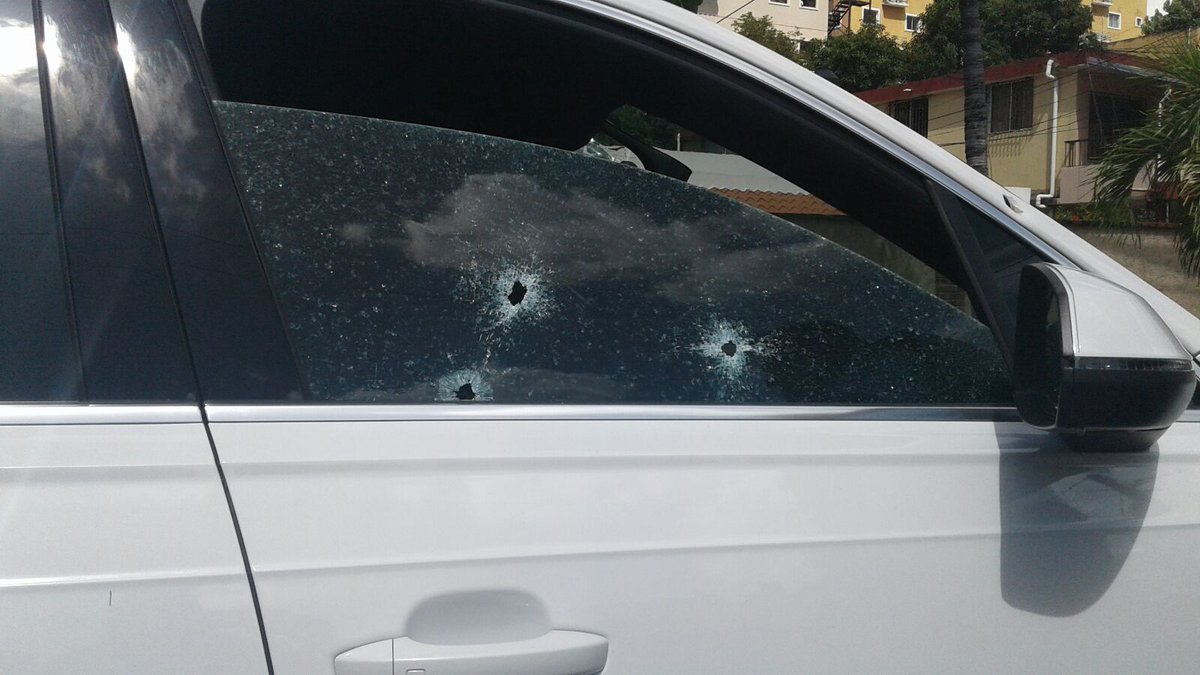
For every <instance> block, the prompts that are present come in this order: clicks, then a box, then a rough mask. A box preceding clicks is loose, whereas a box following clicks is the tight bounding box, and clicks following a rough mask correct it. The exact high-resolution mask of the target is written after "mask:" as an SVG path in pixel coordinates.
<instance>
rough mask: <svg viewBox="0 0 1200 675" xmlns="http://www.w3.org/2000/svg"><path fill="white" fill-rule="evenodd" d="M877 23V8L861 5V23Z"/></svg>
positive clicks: (866, 24) (867, 24)
mask: <svg viewBox="0 0 1200 675" xmlns="http://www.w3.org/2000/svg"><path fill="white" fill-rule="evenodd" d="M877 23H879V10H877V9H871V8H870V7H863V13H862V25H864V26H870V25H872V24H877Z"/></svg>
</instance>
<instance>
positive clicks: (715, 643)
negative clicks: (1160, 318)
mask: <svg viewBox="0 0 1200 675" xmlns="http://www.w3.org/2000/svg"><path fill="white" fill-rule="evenodd" d="M515 410H517V409H514V408H506V409H504V410H502V411H500V412H498V413H492V414H489V413H488V412H487V411H486V410H485V409H480V408H469V407H464V406H454V407H448V408H436V407H417V408H413V407H396V406H392V407H387V406H362V407H351V406H323V407H322V406H300V407H292V408H286V407H254V406H212V407H211V408H210V411H209V414H210V419H211V420H212V425H211V428H212V432H213V435H214V438H215V440H216V443H217V446H218V448H219V450H220V453H221V457H222V461H223V462H224V468H225V472H226V476H227V478H228V480H229V484H230V489H231V491H232V494H233V498H234V501H235V504H236V506H237V511H238V514H239V518H240V522H241V525H242V528H243V531H244V533H245V536H246V543H247V550H248V554H249V558H250V562H251V565H252V569H253V573H254V576H255V580H256V584H257V588H258V591H259V594H260V600H261V602H262V607H263V613H264V621H265V624H266V627H267V632H268V637H269V642H270V645H271V651H272V656H273V659H274V663H275V667H276V670H277V671H278V672H286V673H331V672H333V659H334V657H335V655H337V654H338V653H341V652H343V651H345V650H348V649H351V648H354V647H357V646H359V645H364V644H367V643H370V642H374V641H377V640H382V639H387V638H391V637H400V636H405V635H408V634H410V633H412V632H413V631H416V630H420V631H424V632H425V633H426V634H428V633H429V632H430V629H429V628H428V627H429V626H430V625H433V626H434V627H435V628H434V629H433V632H434V633H437V631H439V630H440V631H442V632H441V633H440V634H439V635H438V636H435V637H438V638H439V639H442V640H444V641H446V642H451V643H453V642H461V641H468V640H469V639H470V636H469V635H466V633H470V632H471V631H472V630H474V631H476V632H477V633H478V634H479V635H483V636H485V637H486V641H491V642H498V641H503V640H505V639H524V638H528V637H529V636H530V635H536V634H538V633H539V632H544V631H549V630H556V629H557V630H579V631H585V632H590V633H596V634H599V635H603V636H605V637H606V638H607V639H608V642H609V656H608V666H607V668H606V670H605V672H606V673H667V672H679V673H683V672H689V673H725V672H755V673H768V672H813V671H834V670H836V671H852V672H853V671H859V672H884V671H886V672H915V671H922V672H925V671H930V670H933V671H943V672H961V671H964V670H968V669H970V670H977V669H979V668H981V667H982V668H984V669H988V670H997V671H1007V672H1021V671H1042V672H1052V671H1062V670H1064V669H1070V670H1102V671H1110V672H1111V671H1131V670H1135V669H1136V670H1146V669H1159V670H1163V669H1166V670H1170V669H1178V668H1180V667H1182V665H1183V664H1185V663H1194V662H1195V661H1196V660H1197V659H1198V658H1200V643H1197V642H1196V641H1195V640H1194V626H1195V625H1196V622H1197V620H1200V596H1198V595H1197V594H1196V592H1195V591H1194V588H1193V587H1194V584H1192V583H1191V581H1192V580H1193V579H1194V570H1195V569H1196V568H1197V565H1198V564H1200V536H1198V530H1197V524H1198V523H1200V503H1198V502H1197V501H1196V500H1195V499H1194V486H1195V485H1197V484H1198V482H1200V424H1196V423H1179V424H1176V426H1175V427H1174V428H1173V429H1172V430H1171V431H1170V432H1169V433H1168V434H1167V435H1166V436H1165V437H1164V438H1163V439H1162V440H1161V441H1160V443H1159V445H1158V449H1157V450H1156V451H1154V452H1151V453H1146V454H1142V455H1098V454H1087V453H1082V454H1079V453H1070V452H1067V451H1065V450H1062V449H1060V448H1058V444H1057V443H1056V442H1055V441H1054V439H1053V438H1052V437H1050V436H1049V435H1046V434H1043V433H1040V432H1035V431H1033V430H1031V429H1030V428H1028V427H1026V426H1024V425H1023V424H1021V423H1018V422H992V421H982V420H976V421H972V420H969V419H967V420H962V419H960V420H959V421H932V420H930V421H882V420H877V421H872V420H870V419H856V418H859V417H863V415H862V414H861V413H862V412H863V411H862V410H859V411H857V412H856V411H853V410H836V409H826V410H825V411H821V410H820V409H812V408H809V409H804V408H794V409H787V408H775V409H742V411H741V412H738V411H736V410H728V409H726V410H724V411H722V410H720V409H718V408H709V409H708V410H709V417H710V418H709V419H703V417H704V412H703V410H704V409H692V410H690V413H691V416H692V417H694V418H693V419H677V420H670V419H662V418H666V417H670V416H671V415H672V414H673V413H672V409H671V408H662V407H659V408H643V409H642V415H641V416H642V419H636V417H638V415H637V414H633V413H630V411H629V410H623V411H620V410H618V411H617V412H616V413H614V412H613V409H609V412H608V413H605V412H604V411H603V409H601V410H600V411H597V410H595V409H588V408H576V409H574V412H572V409H569V408H559V409H552V408H537V407H532V408H525V409H524V412H523V413H522V412H514V411H515ZM509 412H511V413H513V418H512V419H498V418H499V417H503V416H504V415H505V414H506V413H509ZM621 412H624V413H625V414H624V415H622V414H619V413H621ZM789 412H790V413H791V416H792V417H793V419H787V417H788V416H789V414H788V413H789ZM605 414H608V415H609V416H611V417H615V418H614V419H596V418H597V417H600V416H603V415H605ZM739 414H740V415H744V416H754V415H756V414H761V415H762V416H763V419H734V418H733V417H734V416H735V415H739ZM572 416H574V417H576V419H570V418H571V417H572ZM622 416H624V417H625V418H624V419H621V417H622ZM806 416H811V417H815V418H818V419H803V418H804V417H806ZM539 417H542V419H538V418H539ZM588 417H591V419H588ZM653 417H658V418H660V419H648V418H653ZM868 417H869V415H868ZM820 418H824V419H820ZM271 420H276V421H271ZM305 420H307V421H305ZM389 420H396V421H389ZM514 594H515V596H516V597H518V598H524V601H523V602H524V605H530V606H531V607H527V609H528V611H527V612H526V611H525V610H522V609H520V607H518V608H517V609H516V610H513V609H512V607H508V609H505V607H500V606H497V605H496V604H495V603H499V604H501V605H503V604H504V603H505V602H507V601H505V600H502V598H505V597H508V598H510V599H511V597H513V596H514ZM445 598H460V599H461V601H460V602H459V605H462V604H463V603H465V604H466V605H467V609H466V614H465V615H464V614H462V613H461V612H462V607H460V608H459V612H460V614H459V616H457V617H453V616H451V614H452V613H446V614H444V615H439V614H437V612H436V611H433V610H429V609H428V608H429V607H431V606H432V607H436V606H439V599H445ZM496 598H501V600H497V599H496ZM471 603H475V605H472V604H471ZM442 604H443V605H446V606H451V605H453V604H454V603H453V602H445V603H442ZM512 604H513V603H511V602H509V605H512ZM516 605H517V606H524V605H522V601H518V602H516ZM1149 608H1154V613H1153V614H1151V613H1150V612H1149V611H1148V609H1149ZM431 611H432V612H433V613H432V614H431V613H430V612H431ZM447 611H448V610H447ZM472 612H475V614H477V615H479V616H489V615H490V617H491V618H490V619H485V620H484V621H485V622H486V621H491V623H490V624H489V625H487V626H484V627H479V626H476V627H474V628H471V627H464V626H460V625H458V624H460V623H462V622H463V618H462V617H463V616H471V615H472V614H471V613H472ZM1155 617H1157V618H1155ZM442 619H444V620H442ZM440 620H441V623H439V621H440ZM480 639H484V638H480Z"/></svg>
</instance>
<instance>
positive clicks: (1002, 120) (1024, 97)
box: [988, 79, 1033, 134]
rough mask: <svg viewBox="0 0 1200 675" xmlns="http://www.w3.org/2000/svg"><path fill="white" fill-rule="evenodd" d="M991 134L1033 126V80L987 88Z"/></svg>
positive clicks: (1003, 83)
mask: <svg viewBox="0 0 1200 675" xmlns="http://www.w3.org/2000/svg"><path fill="white" fill-rule="evenodd" d="M988 99H989V101H990V108H991V121H990V123H989V125H988V130H989V131H991V132H992V133H994V134H995V133H1000V132H1004V131H1016V130H1018V129H1029V128H1030V127H1032V126H1033V80H1032V79H1028V80H1017V81H1016V82H1001V83H1000V84H993V85H991V86H989V87H988Z"/></svg>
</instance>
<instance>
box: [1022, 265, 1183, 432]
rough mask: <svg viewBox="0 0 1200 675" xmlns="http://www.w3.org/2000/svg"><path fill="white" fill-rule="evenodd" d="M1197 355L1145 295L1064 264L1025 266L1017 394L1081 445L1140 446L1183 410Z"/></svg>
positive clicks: (1038, 423)
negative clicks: (1173, 332)
mask: <svg viewBox="0 0 1200 675" xmlns="http://www.w3.org/2000/svg"><path fill="white" fill-rule="evenodd" d="M1195 388H1196V373H1195V370H1194V365H1193V361H1192V357H1191V355H1190V354H1189V353H1188V352H1187V350H1185V349H1184V348H1183V346H1182V345H1180V344H1179V341H1178V340H1177V339H1176V338H1175V336H1174V334H1172V333H1171V330H1170V329H1169V328H1167V325H1166V324H1165V323H1163V320H1162V319H1161V318H1159V316H1158V314H1157V313H1155V311H1154V310H1153V309H1152V308H1151V307H1150V305H1149V303H1147V302H1146V301H1145V299H1143V298H1142V297H1140V296H1138V295H1136V294H1134V293H1132V292H1130V291H1128V290H1126V289H1125V288H1122V287H1121V286H1118V285H1116V284H1114V283H1112V282H1110V281H1107V280H1105V279H1101V278H1100V277H1097V276H1094V275H1092V274H1088V273H1087V272H1081V271H1079V270H1073V269H1070V268H1067V267H1062V266H1060V265H1052V264H1048V263H1036V264H1033V265H1027V266H1026V267H1025V268H1024V269H1023V270H1021V287H1020V295H1019V297H1018V300H1017V334H1016V343H1015V345H1014V350H1013V390H1014V391H1013V396H1014V398H1015V399H1016V404H1017V410H1018V411H1020V413H1021V418H1022V419H1024V420H1025V421H1026V422H1028V423H1029V424H1031V425H1033V426H1035V427H1038V428H1039V429H1046V430H1048V431H1054V432H1057V433H1060V434H1062V435H1063V436H1064V438H1065V439H1066V440H1067V441H1068V442H1070V443H1071V445H1072V446H1073V447H1075V448H1076V449H1078V450H1099V451H1118V452H1128V451H1139V450H1145V449H1147V448H1149V447H1150V445H1151V444H1153V443H1154V441H1156V440H1157V439H1158V437H1159V436H1162V434H1163V432H1165V431H1166V430H1167V427H1169V426H1171V424H1172V423H1174V422H1175V420H1176V419H1178V418H1179V415H1180V414H1181V413H1183V411H1184V409H1185V408H1186V407H1187V405H1188V401H1189V400H1191V397H1192V392H1193V391H1194V390H1195Z"/></svg>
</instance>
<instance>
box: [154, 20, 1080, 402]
mask: <svg viewBox="0 0 1200 675" xmlns="http://www.w3.org/2000/svg"><path fill="white" fill-rule="evenodd" d="M177 1H178V2H179V3H181V4H180V5H179V6H180V7H182V8H183V9H186V5H183V4H182V3H183V1H184V0H177ZM480 1H481V2H482V3H484V4H489V5H497V4H502V5H503V6H504V7H505V8H506V9H508V10H510V11H513V12H519V13H525V14H533V15H536V16H538V17H539V18H541V19H543V20H546V19H549V20H551V21H557V22H566V23H570V24H572V25H574V26H578V27H580V28H583V29H591V30H601V31H602V32H604V33H605V34H607V35H610V36H622V37H623V39H625V40H629V41H633V42H637V43H642V44H644V43H646V42H648V39H647V38H648V37H650V36H651V35H653V36H654V37H655V38H657V42H658V43H659V45H658V47H659V51H660V53H663V54H664V55H667V56H670V57H672V58H674V59H676V60H681V61H683V62H684V63H686V64H688V65H690V66H691V67H695V66H696V61H698V60H700V59H702V60H703V61H705V62H707V65H708V67H707V68H706V69H705V72H706V73H708V74H709V75H712V76H713V77H719V78H721V79H722V80H724V81H725V82H726V83H728V84H729V85H730V86H735V87H738V88H739V89H741V90H743V91H752V92H753V96H754V98H755V99H756V100H760V101H762V102H763V103H764V105H773V106H776V107H778V106H781V105H782V106H785V107H786V108H787V109H788V110H789V111H791V112H792V114H799V113H798V111H797V110H796V106H801V107H803V108H805V109H806V110H807V112H809V113H810V114H812V115H814V116H817V117H820V118H824V119H827V120H828V121H829V122H830V123H831V128H832V129H836V130H837V131H838V132H840V133H844V134H849V135H850V136H852V137H853V138H855V139H859V140H861V141H862V147H863V148H864V149H866V150H867V151H868V152H870V153H871V154H872V155H878V156H880V157H884V158H887V160H888V161H889V162H894V161H897V160H898V161H899V163H900V165H902V166H904V167H905V170H906V171H907V172H910V176H911V179H915V180H918V181H922V184H925V183H928V184H933V185H937V186H939V187H940V188H942V189H944V190H946V191H947V194H952V195H957V196H959V197H960V198H962V199H964V200H966V201H967V202H968V203H971V204H973V205H975V206H976V207H978V208H979V209H980V210H981V211H982V212H983V213H984V214H985V215H986V216H987V217H988V218H990V219H992V220H993V221H995V222H996V223H997V224H998V225H999V226H1000V228H1001V229H1002V230H1004V231H1005V232H1007V233H1009V234H1010V235H1012V236H1014V237H1015V238H1016V239H1018V240H1019V241H1020V242H1021V243H1023V244H1025V245H1027V246H1029V247H1030V248H1032V249H1033V250H1034V251H1035V252H1037V253H1038V254H1039V255H1040V256H1041V257H1042V258H1043V259H1046V260H1049V261H1051V262H1057V263H1060V264H1065V265H1067V266H1070V267H1075V265H1074V264H1073V263H1071V262H1070V261H1069V260H1067V259H1066V258H1065V257H1063V256H1062V255H1061V254H1060V253H1058V252H1057V251H1056V250H1054V249H1053V248H1052V247H1050V246H1049V245H1048V244H1046V243H1045V242H1044V241H1042V240H1040V239H1039V238H1037V237H1035V236H1034V235H1032V233H1030V232H1028V231H1027V230H1025V229H1024V227H1023V226H1021V225H1019V224H1017V223H1014V222H1013V221H1012V220H1011V219H1009V218H1008V217H1007V216H1006V215H1004V214H1003V213H1002V212H1000V211H999V209H998V208H997V207H995V206H994V205H992V204H990V203H989V202H987V201H986V200H984V199H983V198H981V197H980V196H979V195H976V194H975V193H973V192H970V191H969V190H967V189H966V188H964V187H963V186H961V185H960V184H958V183H957V182H956V181H953V180H951V179H950V178H949V177H948V176H946V175H945V174H943V173H942V172H941V171H940V170H938V169H936V168H935V167H933V166H931V165H929V164H928V163H926V162H924V161H923V160H921V159H919V158H918V157H916V156H914V155H912V154H911V153H910V152H908V151H906V150H905V149H903V148H901V147H899V146H897V145H895V144H894V143H893V142H891V141H890V140H888V139H886V138H884V137H882V136H880V135H879V134H877V133H875V132H874V131H872V130H870V129H869V128H867V127H865V126H863V125H862V124H861V123H858V122H856V121H854V120H852V119H849V118H846V117H845V116H844V115H840V114H838V113H837V112H836V111H835V110H834V109H832V108H830V107H829V106H828V105H827V104H824V103H823V102H821V101H819V100H817V99H815V98H813V97H812V96H811V95H810V94H807V93H806V92H804V91H803V90H800V89H798V88H796V87H795V86H793V85H790V84H788V83H786V82H781V81H778V80H777V79H776V78H774V77H772V76H770V75H768V74H766V73H763V72H762V71H759V70H757V69H756V68H754V67H753V66H750V65H749V64H746V63H745V62H740V61H737V60H733V57H730V56H729V55H726V54H723V53H717V54H713V53H712V52H711V51H704V50H703V49H701V48H698V47H700V43H699V42H698V41H696V40H694V39H692V38H687V37H685V36H682V35H680V34H678V33H674V32H673V31H670V30H669V29H667V28H665V27H662V26H658V25H657V24H653V25H647V24H645V23H644V22H640V21H637V20H636V19H635V18H633V17H630V16H629V15H626V14H624V13H623V12H621V11H620V10H616V9H612V8H602V9H601V10H597V9H596V8H592V7H581V6H580V3H576V2H574V1H573V0H562V1H553V0H551V1H545V0H515V1H513V2H503V3H499V2H497V0H480ZM177 13H178V14H179V18H180V21H181V22H183V23H184V24H186V25H187V27H186V31H187V34H188V40H187V44H188V47H189V49H190V50H191V52H192V54H191V56H192V63H193V64H194V67H195V69H196V71H197V72H194V73H193V77H194V78H197V79H199V80H200V82H201V86H202V88H203V89H204V90H205V91H206V92H212V91H215V85H214V84H213V80H212V79H211V74H210V72H209V71H208V64H207V60H206V58H205V57H204V55H203V48H202V46H201V44H200V39H199V37H198V35H197V34H196V33H195V27H194V25H193V22H192V16H191V14H190V12H185V11H183V10H182V9H181V10H180V11H178V12H177ZM648 28H649V29H652V30H650V31H649V32H647V30H646V29H648ZM639 29H640V30H639ZM681 55H682V56H681ZM714 56H718V57H721V58H713V57H714ZM209 107H210V110H209V116H210V117H209V118H210V119H211V114H212V112H211V100H210V106H209ZM226 158H227V161H228V156H227V155H226ZM260 263H261V261H260ZM263 282H264V283H265V282H266V280H265V279H263ZM993 330H996V328H993ZM999 344H1000V345H1001V347H1002V349H1004V350H1007V349H1008V346H1007V341H1001V342H1000V343H999ZM1006 353H1007V352H1006ZM290 356H291V358H292V359H293V363H294V359H295V357H294V354H293V355H290ZM252 400H256V398H255V397H244V398H222V399H221V403H222V404H226V403H235V402H237V401H247V402H249V401H252ZM274 400H277V399H274ZM367 405H369V404H367ZM656 405H660V404H656ZM867 407H870V406H867Z"/></svg>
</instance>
